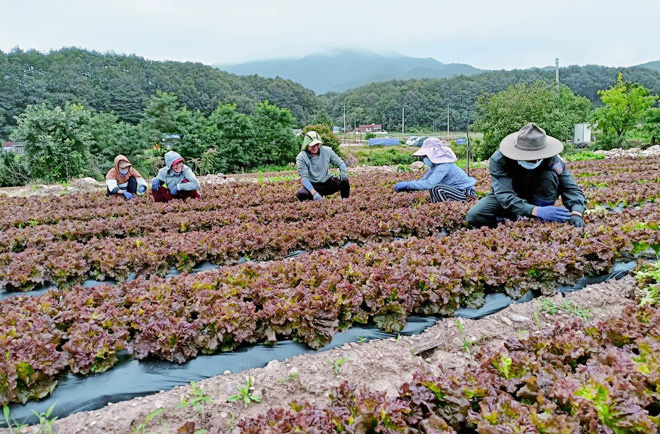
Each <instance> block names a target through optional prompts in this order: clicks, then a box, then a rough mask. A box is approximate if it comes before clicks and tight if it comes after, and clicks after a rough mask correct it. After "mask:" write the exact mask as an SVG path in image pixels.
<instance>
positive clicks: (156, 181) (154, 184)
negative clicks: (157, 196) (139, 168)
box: [151, 178, 160, 191]
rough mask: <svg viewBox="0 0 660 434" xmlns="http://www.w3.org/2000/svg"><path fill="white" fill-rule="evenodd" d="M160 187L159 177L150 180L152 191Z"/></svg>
mask: <svg viewBox="0 0 660 434" xmlns="http://www.w3.org/2000/svg"><path fill="white" fill-rule="evenodd" d="M159 188H160V179H158V178H154V179H153V181H151V189H152V190H153V191H158V189H159Z"/></svg>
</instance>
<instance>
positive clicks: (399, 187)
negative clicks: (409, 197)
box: [394, 181, 408, 193]
mask: <svg viewBox="0 0 660 434" xmlns="http://www.w3.org/2000/svg"><path fill="white" fill-rule="evenodd" d="M394 191H396V192H397V193H400V192H402V191H408V183H407V182H406V181H401V182H397V183H396V184H395V185H394Z"/></svg>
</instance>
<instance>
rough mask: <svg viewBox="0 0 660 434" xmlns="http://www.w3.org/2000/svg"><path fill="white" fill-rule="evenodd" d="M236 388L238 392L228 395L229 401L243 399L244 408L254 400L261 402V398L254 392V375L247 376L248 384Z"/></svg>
mask: <svg viewBox="0 0 660 434" xmlns="http://www.w3.org/2000/svg"><path fill="white" fill-rule="evenodd" d="M236 389H237V390H238V393H237V394H235V395H231V396H230V397H228V398H227V402H237V401H241V402H242V403H243V407H244V408H248V406H249V405H250V404H251V403H252V402H261V398H260V397H259V396H256V395H254V394H253V393H252V390H253V389H254V378H253V377H247V384H245V385H239V386H236Z"/></svg>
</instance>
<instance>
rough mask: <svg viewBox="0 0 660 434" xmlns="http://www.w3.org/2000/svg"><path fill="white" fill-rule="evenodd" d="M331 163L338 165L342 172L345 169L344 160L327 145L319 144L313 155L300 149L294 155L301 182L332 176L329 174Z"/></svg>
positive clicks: (320, 180)
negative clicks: (316, 152)
mask: <svg viewBox="0 0 660 434" xmlns="http://www.w3.org/2000/svg"><path fill="white" fill-rule="evenodd" d="M331 163H332V164H333V165H335V166H337V167H339V170H341V171H342V172H345V171H346V164H344V160H342V159H341V158H340V157H339V155H337V154H336V153H335V151H333V150H332V148H330V147H329V146H321V147H320V148H319V152H318V154H317V155H315V156H310V155H309V153H308V152H307V151H301V152H300V153H299V154H298V156H297V157H296V168H297V169H298V174H299V175H300V178H301V179H302V180H303V183H304V182H305V180H309V181H310V182H313V183H321V182H325V181H327V180H328V179H329V178H330V176H332V175H330V164H331ZM305 188H307V187H305Z"/></svg>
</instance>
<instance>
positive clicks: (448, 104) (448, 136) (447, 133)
mask: <svg viewBox="0 0 660 434" xmlns="http://www.w3.org/2000/svg"><path fill="white" fill-rule="evenodd" d="M447 139H449V103H447Z"/></svg>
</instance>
